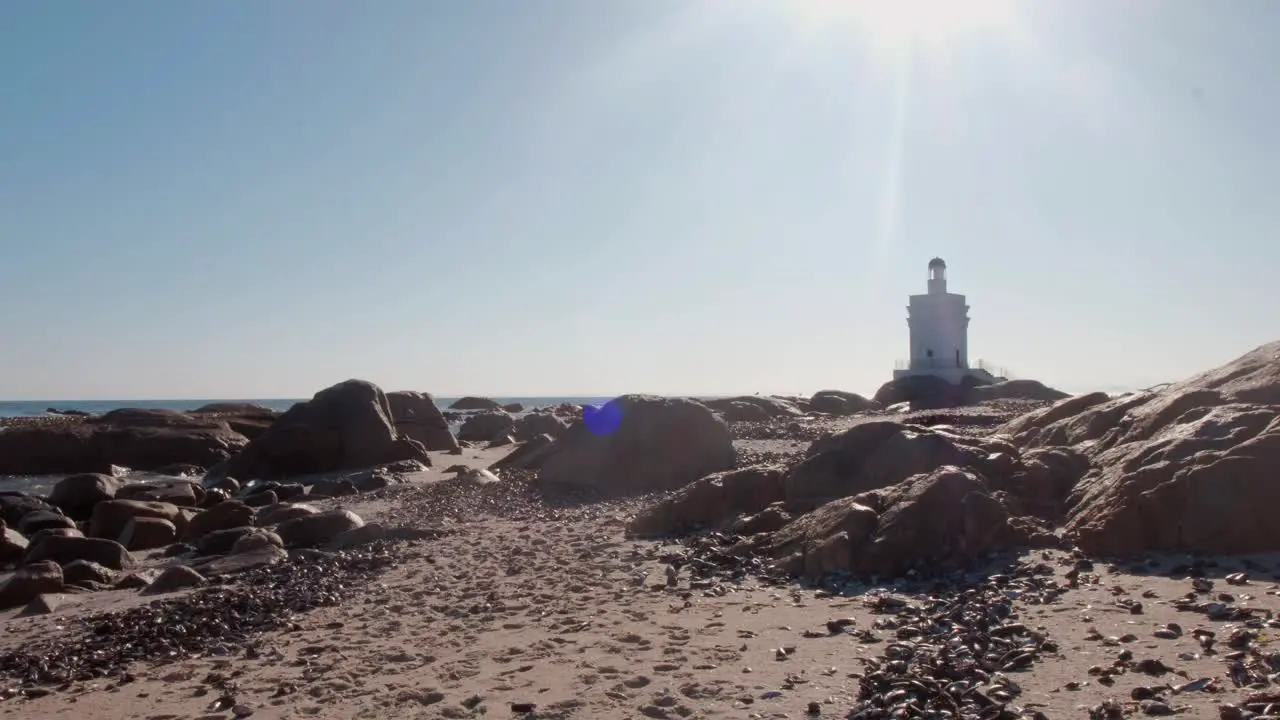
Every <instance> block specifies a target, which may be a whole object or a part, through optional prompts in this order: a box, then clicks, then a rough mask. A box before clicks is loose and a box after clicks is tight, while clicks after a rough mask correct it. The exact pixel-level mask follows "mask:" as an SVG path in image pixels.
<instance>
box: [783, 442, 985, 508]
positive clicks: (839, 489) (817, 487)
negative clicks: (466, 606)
mask: <svg viewBox="0 0 1280 720" xmlns="http://www.w3.org/2000/svg"><path fill="white" fill-rule="evenodd" d="M965 442H966V440H963V439H961V438H958V437H956V436H952V435H948V434H946V433H943V432H938V431H936V430H928V429H925V428H921V427H917V426H908V425H902V424H900V423H897V422H893V421H889V420H873V421H869V422H864V423H860V424H858V425H854V426H853V427H851V428H849V429H848V430H846V431H844V432H842V433H839V434H837V435H833V436H830V437H826V438H822V439H819V440H817V441H815V442H814V443H813V444H812V445H810V446H809V450H808V451H807V453H806V457H805V459H804V460H803V461H801V462H800V464H799V465H797V466H796V467H795V468H794V469H792V471H791V473H790V474H788V476H787V479H786V499H787V502H788V504H789V506H791V507H794V508H796V509H799V510H807V509H810V508H814V507H817V506H818V505H821V504H822V503H824V502H827V501H829V500H833V499H835V498H841V497H848V496H850V495H856V494H858V493H863V492H867V491H869V490H878V489H880V488H884V487H889V486H891V485H895V484H897V483H899V482H902V481H903V480H905V479H907V478H908V477H911V476H912V475H917V474H920V473H928V472H931V471H933V470H935V469H937V468H939V467H942V466H944V465H958V466H970V465H975V464H979V463H981V462H982V461H983V460H984V459H985V458H986V457H987V455H988V453H987V452H985V451H983V450H981V449H979V448H976V447H973V446H971V445H967V444H965ZM970 442H976V441H970Z"/></svg>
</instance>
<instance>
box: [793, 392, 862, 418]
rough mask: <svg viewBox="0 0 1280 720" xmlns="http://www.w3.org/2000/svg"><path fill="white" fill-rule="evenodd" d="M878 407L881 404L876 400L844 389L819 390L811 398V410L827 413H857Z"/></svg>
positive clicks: (841, 414)
mask: <svg viewBox="0 0 1280 720" xmlns="http://www.w3.org/2000/svg"><path fill="white" fill-rule="evenodd" d="M877 407H879V405H878V404H877V403H876V402H875V401H874V400H868V399H867V398H864V397H862V396H861V395H859V394H857V393H851V392H845V391H843V390H819V391H818V392H816V393H814V394H813V397H811V398H809V409H810V410H812V411H813V412H820V413H826V414H827V415H839V416H845V415H856V414H858V413H860V412H866V411H867V410H874V409H876V408H877Z"/></svg>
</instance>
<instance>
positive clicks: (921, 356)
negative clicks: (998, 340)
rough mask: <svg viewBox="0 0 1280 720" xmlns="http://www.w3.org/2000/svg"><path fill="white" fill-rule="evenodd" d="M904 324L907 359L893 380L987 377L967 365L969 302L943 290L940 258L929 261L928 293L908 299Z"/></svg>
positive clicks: (944, 280) (944, 276)
mask: <svg viewBox="0 0 1280 720" xmlns="http://www.w3.org/2000/svg"><path fill="white" fill-rule="evenodd" d="M907 327H908V328H909V330H910V335H911V356H910V357H911V359H910V360H908V361H907V362H905V363H900V364H899V368H898V369H897V370H895V371H894V373H893V376H894V378H895V379H896V378H900V377H906V376H911V375H932V376H935V377H941V378H944V379H946V380H948V381H950V382H952V383H959V382H960V381H961V380H962V379H964V378H965V376H967V375H975V376H980V377H983V379H987V378H989V377H990V374H989V373H987V372H986V371H985V370H980V369H971V368H970V367H969V305H968V304H967V301H966V300H965V296H964V295H958V294H956V293H952V292H947V263H946V261H945V260H943V259H942V258H940V257H935V258H933V259H932V260H930V261H929V284H928V292H927V293H925V294H923V295H912V296H911V297H910V299H909V303H908V305H907ZM903 365H905V367H902V366H903Z"/></svg>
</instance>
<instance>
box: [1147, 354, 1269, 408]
mask: <svg viewBox="0 0 1280 720" xmlns="http://www.w3.org/2000/svg"><path fill="white" fill-rule="evenodd" d="M1188 390H1212V391H1214V392H1216V393H1217V394H1218V395H1219V396H1220V397H1222V399H1223V401H1224V402H1226V403H1251V404H1255V405H1273V406H1280V341H1277V342H1272V343H1267V344H1266V345H1261V346H1259V347H1257V348H1254V349H1253V350H1251V351H1249V352H1248V353H1245V354H1244V355H1241V356H1240V357H1238V358H1236V359H1235V360H1232V361H1231V362H1229V363H1226V364H1225V365H1222V366H1220V367H1216V368H1214V369H1212V370H1208V371H1205V372H1203V373H1200V374H1199V375H1195V376H1193V377H1190V378H1187V379H1186V380H1183V381H1181V382H1177V383H1174V384H1173V385H1171V386H1169V387H1168V388H1167V389H1166V390H1165V391H1164V392H1166V393H1169V394H1179V393H1182V392H1185V391H1188Z"/></svg>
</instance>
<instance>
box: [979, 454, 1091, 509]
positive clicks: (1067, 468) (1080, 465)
mask: <svg viewBox="0 0 1280 720" xmlns="http://www.w3.org/2000/svg"><path fill="white" fill-rule="evenodd" d="M1089 468H1090V462H1089V458H1088V456H1086V455H1085V454H1084V453H1082V452H1080V451H1079V450H1076V449H1074V448H1065V447H1049V448H1040V449H1038V450H1032V451H1030V452H1028V453H1025V454H1023V455H1022V458H1021V462H1020V463H1018V464H1017V466H1016V467H1015V469H1014V470H1013V472H1010V473H1007V474H1004V475H1001V476H996V477H995V478H994V479H993V480H992V481H991V482H990V484H991V486H992V488H993V489H996V490H1002V491H1004V492H1005V493H1007V495H1008V496H1009V498H1010V499H1011V500H1012V501H1013V505H1012V506H1011V507H1016V508H1017V514H1019V515H1030V516H1032V517H1037V518H1041V519H1043V520H1046V521H1050V522H1053V523H1057V522H1058V521H1059V520H1061V519H1062V514H1063V513H1064V512H1065V509H1066V502H1067V498H1068V496H1069V495H1070V494H1071V491H1072V490H1074V489H1075V486H1076V483H1078V482H1079V481H1080V479H1081V478H1083V477H1084V476H1085V473H1087V472H1088V471H1089Z"/></svg>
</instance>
